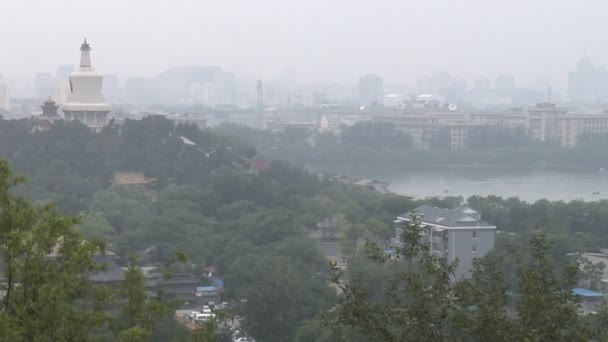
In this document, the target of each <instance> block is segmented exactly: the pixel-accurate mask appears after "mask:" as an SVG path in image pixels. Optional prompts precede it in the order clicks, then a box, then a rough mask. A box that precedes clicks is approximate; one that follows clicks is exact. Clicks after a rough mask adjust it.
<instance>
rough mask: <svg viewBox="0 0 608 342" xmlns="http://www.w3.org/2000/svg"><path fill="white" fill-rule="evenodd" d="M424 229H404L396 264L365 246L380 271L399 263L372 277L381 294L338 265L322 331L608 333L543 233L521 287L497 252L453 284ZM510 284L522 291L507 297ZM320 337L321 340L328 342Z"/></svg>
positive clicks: (485, 337)
mask: <svg viewBox="0 0 608 342" xmlns="http://www.w3.org/2000/svg"><path fill="white" fill-rule="evenodd" d="M421 229H422V226H421V223H420V221H419V218H417V217H414V218H413V220H412V221H411V222H410V223H409V224H408V226H407V227H406V228H405V230H404V233H403V236H402V239H403V241H404V247H403V248H399V249H398V250H397V254H398V255H399V256H400V257H401V258H400V260H399V261H393V259H387V258H386V257H385V256H384V255H383V254H382V253H381V250H379V249H378V248H377V246H375V245H374V244H368V245H367V253H368V255H369V256H370V257H371V259H372V260H375V262H376V267H377V268H379V269H386V268H387V267H388V266H392V265H394V264H398V265H402V267H401V269H400V270H398V271H394V270H393V271H392V272H380V273H378V272H375V275H374V278H373V281H374V282H376V283H377V282H381V283H382V286H381V288H379V289H375V290H374V289H372V287H371V286H370V282H369V280H370V279H369V278H367V277H369V274H367V275H366V276H361V274H360V273H353V272H352V271H350V270H349V272H347V273H344V272H342V271H341V270H340V269H339V268H334V277H333V279H332V282H333V283H334V284H336V286H338V287H339V288H340V289H341V292H342V295H341V299H340V302H339V304H338V305H337V306H336V307H335V308H334V309H332V310H331V311H328V312H327V313H326V314H325V315H324V321H325V322H326V329H325V330H323V329H321V330H322V331H324V333H323V334H325V335H327V334H330V335H334V336H336V335H337V336H340V335H341V329H342V328H347V331H349V330H350V331H352V329H354V330H355V331H356V332H357V333H358V334H359V335H360V337H366V338H368V339H369V340H371V341H588V340H601V339H602V338H604V337H605V336H606V335H605V332H604V331H603V327H602V326H601V325H600V324H601V322H602V321H601V320H602V319H603V317H605V315H606V312H600V313H599V314H598V315H592V316H590V318H587V317H585V316H582V315H579V313H578V304H577V299H576V298H575V296H574V294H573V293H572V288H573V287H574V285H575V284H576V275H577V270H578V267H577V265H576V264H575V263H569V264H567V265H565V266H563V267H557V266H556V264H555V263H554V262H553V261H552V260H551V258H550V256H549V255H548V251H549V247H550V244H549V243H548V242H547V240H546V239H545V237H544V235H542V234H537V235H535V236H533V238H532V239H531V241H530V244H529V247H528V251H529V258H521V259H519V260H518V262H517V264H516V271H515V273H516V275H517V276H516V278H515V282H516V284H515V286H510V284H509V279H508V278H507V277H505V274H504V273H503V261H502V259H501V258H499V257H498V258H497V257H494V256H492V255H490V256H489V257H487V258H484V259H478V260H477V261H476V265H475V270H474V273H473V277H472V278H471V279H464V280H460V281H458V280H456V281H455V280H454V279H453V276H454V266H455V264H450V265H446V264H445V263H444V262H443V261H441V260H440V259H437V258H436V257H434V256H433V255H432V254H431V253H430V252H429V250H428V245H426V244H423V243H421V242H420V239H419V236H420V231H421ZM404 264H405V265H404ZM560 269H561V270H560ZM344 279H348V282H346V283H345V282H343V280H344ZM510 287H516V288H517V289H518V290H517V291H516V292H509V291H508V289H509V288H510ZM379 294H380V295H379ZM510 308H511V309H510ZM509 310H514V312H513V311H512V312H509ZM323 334H318V335H316V336H315V338H316V340H317V341H323V340H324V337H323V336H324V335H323ZM342 338H344V337H342ZM336 339H337V338H336Z"/></svg>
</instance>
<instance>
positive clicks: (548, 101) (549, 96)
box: [547, 85, 551, 104]
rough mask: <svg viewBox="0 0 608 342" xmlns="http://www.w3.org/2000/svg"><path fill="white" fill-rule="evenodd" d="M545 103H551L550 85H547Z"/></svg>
mask: <svg viewBox="0 0 608 342" xmlns="http://www.w3.org/2000/svg"><path fill="white" fill-rule="evenodd" d="M547 103H549V104H551V85H549V89H548V90H547Z"/></svg>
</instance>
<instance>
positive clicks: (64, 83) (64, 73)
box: [55, 64, 74, 105]
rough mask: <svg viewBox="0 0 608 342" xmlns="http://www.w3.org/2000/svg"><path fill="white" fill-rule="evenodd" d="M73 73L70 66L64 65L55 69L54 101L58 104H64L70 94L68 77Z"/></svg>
mask: <svg viewBox="0 0 608 342" xmlns="http://www.w3.org/2000/svg"><path fill="white" fill-rule="evenodd" d="M73 71H74V66H73V65H72V64H64V65H60V66H58V67H57V75H56V80H55V99H56V100H57V103H58V104H60V105H61V104H64V103H65V102H66V101H67V100H68V95H69V94H70V80H69V76H70V74H71V73H72V72H73Z"/></svg>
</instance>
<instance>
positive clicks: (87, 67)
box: [61, 38, 111, 131]
mask: <svg viewBox="0 0 608 342" xmlns="http://www.w3.org/2000/svg"><path fill="white" fill-rule="evenodd" d="M102 84H103V76H102V75H100V74H98V73H96V72H95V70H94V69H93V67H92V65H91V46H90V45H89V43H87V39H86V38H85V39H84V42H83V43H82V45H81V46H80V69H79V70H78V71H75V72H73V73H71V74H70V93H69V94H68V98H67V101H66V102H65V103H64V104H63V105H62V106H61V110H62V111H63V116H64V119H65V120H68V121H70V120H77V121H80V122H82V123H84V124H85V125H87V126H89V127H91V128H93V129H95V130H97V131H99V130H101V128H102V127H103V126H105V125H106V124H107V123H108V114H109V113H110V110H111V106H110V104H109V103H108V102H107V101H106V100H105V98H104V96H103V94H102V92H101V89H102Z"/></svg>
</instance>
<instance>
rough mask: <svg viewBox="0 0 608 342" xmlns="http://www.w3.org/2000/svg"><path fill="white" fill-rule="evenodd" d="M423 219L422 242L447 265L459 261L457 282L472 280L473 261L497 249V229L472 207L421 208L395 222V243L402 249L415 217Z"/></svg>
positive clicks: (393, 242) (398, 218) (393, 241)
mask: <svg viewBox="0 0 608 342" xmlns="http://www.w3.org/2000/svg"><path fill="white" fill-rule="evenodd" d="M414 215H417V216H419V217H420V221H421V224H422V227H423V228H424V230H423V232H422V235H421V239H422V240H421V241H422V242H423V243H426V244H428V246H429V251H430V253H432V255H434V256H436V257H438V258H439V259H440V260H443V261H445V262H446V263H452V262H454V261H455V260H458V267H457V268H456V271H455V272H454V276H455V278H456V279H459V278H462V277H470V276H471V270H472V269H473V260H474V259H475V258H480V257H483V256H484V255H486V254H487V253H488V252H489V251H491V250H492V249H494V239H495V236H496V226H494V225H492V224H489V223H487V222H485V221H483V220H482V218H481V214H480V213H479V212H478V211H476V210H473V209H471V208H469V207H466V206H463V207H459V208H456V209H443V208H437V207H431V206H428V205H422V206H419V207H418V208H416V209H414V210H413V211H410V212H408V213H405V214H403V215H400V216H398V217H397V219H396V220H395V224H396V228H395V237H394V238H393V239H392V244H393V246H395V247H398V248H403V247H404V243H403V233H404V231H405V228H406V226H407V224H408V223H409V222H410V221H411V220H412V218H413V216H414Z"/></svg>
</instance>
